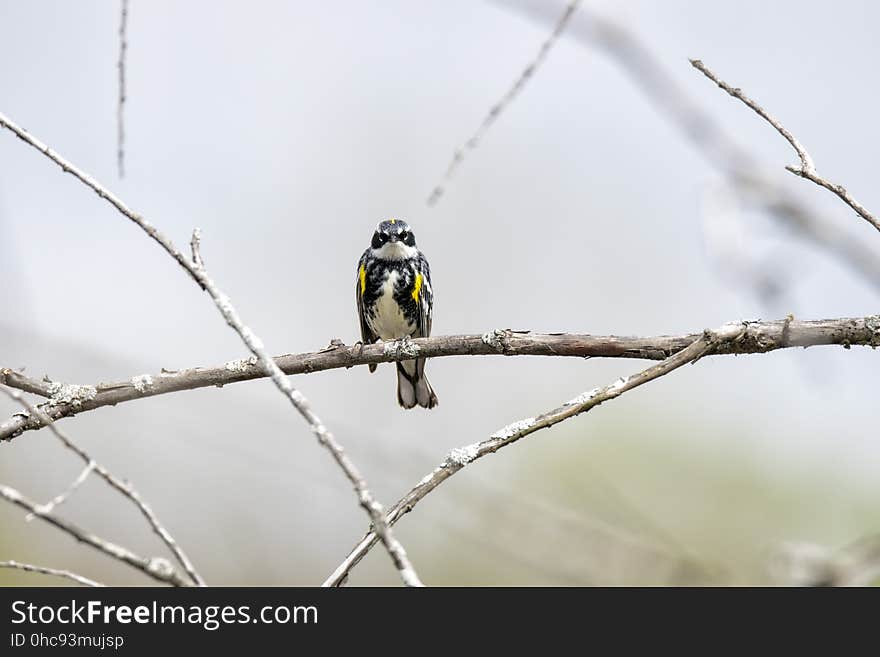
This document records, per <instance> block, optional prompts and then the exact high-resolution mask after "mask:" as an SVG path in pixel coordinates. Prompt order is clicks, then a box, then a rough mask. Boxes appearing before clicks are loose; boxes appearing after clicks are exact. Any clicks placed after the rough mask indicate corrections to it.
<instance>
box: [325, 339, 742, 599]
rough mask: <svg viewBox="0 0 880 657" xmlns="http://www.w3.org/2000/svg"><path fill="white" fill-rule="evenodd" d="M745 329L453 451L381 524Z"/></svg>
mask: <svg viewBox="0 0 880 657" xmlns="http://www.w3.org/2000/svg"><path fill="white" fill-rule="evenodd" d="M748 327H749V325H748V324H747V323H744V322H739V323H737V322H734V323H731V324H725V325H724V326H722V327H721V328H719V329H717V330H715V331H708V330H707V331H704V332H703V334H702V335H701V336H699V337H697V339H695V340H694V341H693V342H692V343H691V344H690V345H688V346H687V347H685V348H684V349H682V350H681V351H679V352H678V353H676V354H674V355H672V356H670V357H669V358H666V359H665V360H663V361H661V362H659V363H657V364H656V365H652V366H651V367H649V368H647V369H645V370H642V371H641V372H639V373H638V374H634V375H632V376H628V377H622V378H620V379H617V381H615V382H614V383H612V384H610V385H606V386H603V387H600V388H594V389H592V390H589V391H587V392H585V393H583V394H581V395H579V396H578V397H575V398H574V399H572V400H570V401H568V402H566V403H565V404H563V405H562V406H559V407H557V408H554V409H553V410H551V411H548V412H546V413H543V414H541V415H538V416H536V417H530V418H526V419H524V420H520V421H518V422H514V423H512V424H509V425H507V426H506V427H504V428H502V429H500V430H498V431H496V432H495V433H493V434H492V435H491V436H490V437H489V438H488V439H486V440H483V441H482V442H479V443H473V444H471V445H466V446H464V447H459V448H456V449H453V450H452V451H451V452H449V454H448V455H447V456H446V459H445V460H444V461H443V462H442V463H441V464H440V465H439V466H437V467H436V468H435V469H434V470H433V472H431V473H429V474H428V475H427V476H425V477H424V478H423V479H422V480H421V481H420V482H419V483H418V484H416V485H415V487H413V488H412V490H410V491H409V492H408V493H407V494H406V495H404V496H403V498H402V499H401V500H400V501H399V502H398V503H397V504H395V505H394V506H393V507H392V508H391V510H390V511H389V512H388V515H387V517H386V520H387V522H388V523H389V524H391V525H393V524H394V523H396V522H397V521H398V520H400V518H401V517H403V516H404V515H405V514H407V513H409V512H410V511H412V510H413V508H415V506H416V504H418V503H419V502H420V501H421V500H422V499H423V498H424V497H425V496H426V495H428V493H430V492H431V491H433V490H434V489H435V488H437V487H438V486H439V485H440V484H442V483H443V482H444V481H446V480H447V479H449V477H451V476H452V475H454V474H455V473H456V472H458V471H459V470H461V469H462V468H464V467H465V466H466V465H468V464H469V463H472V462H474V461H476V460H477V459H479V458H482V457H484V456H486V455H487V454H492V453H494V452H497V451H498V450H499V449H501V448H502V447H506V446H507V445H510V444H512V443H514V442H516V441H517V440H519V439H520V438H525V437H526V436H528V435H530V434H533V433H535V432H537V431H540V430H541V429H547V428H549V427H552V426H553V425H555V424H558V423H559V422H562V421H564V420H567V419H569V418H572V417H575V416H576V415H580V414H581V413H586V412H587V411H589V410H591V409H593V408H595V407H596V406H598V405H599V404H602V403H603V402H606V401H608V400H610V399H614V398H615V397H619V396H620V395H622V394H623V393H625V392H626V391H628V390H632V389H633V388H637V387H638V386H640V385H643V384H645V383H648V382H649V381H653V380H654V379H657V378H659V377H661V376H663V375H665V374H669V373H670V372H672V371H673V370H676V369H678V368H679V367H681V366H682V365H686V364H688V363H695V362H696V361H698V360H699V359H700V358H702V357H703V356H706V355H708V354H710V353H725V352H726V351H729V350H730V349H732V348H735V346H736V344H738V343H740V342H748V341H749V334H748ZM376 541H377V538H376V536H375V534H374V533H373V532H368V533H367V534H366V536H364V538H363V539H362V540H361V541H360V542H359V543H358V544H357V545H356V546H355V547H354V549H353V550H352V551H351V553H350V554H349V555H348V556H347V557H346V558H345V560H344V561H343V562H342V563H341V564H340V565H339V566H338V567H337V568H336V570H335V571H333V573H332V574H331V575H330V577H328V578H327V579H326V580H325V581H324V584H323V585H324V586H340V585H341V584H343V583H344V582H345V580H346V578H347V577H348V573H349V572H350V571H351V569H352V568H354V566H356V565H357V564H358V563H360V561H361V559H363V558H364V557H365V556H366V555H367V553H368V552H369V551H370V549H371V548H372V547H373V545H375V543H376Z"/></svg>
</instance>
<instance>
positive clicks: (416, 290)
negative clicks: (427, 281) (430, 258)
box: [412, 274, 422, 303]
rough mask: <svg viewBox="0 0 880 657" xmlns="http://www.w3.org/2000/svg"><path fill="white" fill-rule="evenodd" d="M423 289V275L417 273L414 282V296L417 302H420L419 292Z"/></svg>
mask: <svg viewBox="0 0 880 657" xmlns="http://www.w3.org/2000/svg"><path fill="white" fill-rule="evenodd" d="M421 291H422V275H421V274H416V281H415V283H413V291H412V298H413V301H415V302H416V303H418V302H419V293H420V292H421Z"/></svg>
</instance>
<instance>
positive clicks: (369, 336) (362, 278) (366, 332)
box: [355, 258, 379, 371]
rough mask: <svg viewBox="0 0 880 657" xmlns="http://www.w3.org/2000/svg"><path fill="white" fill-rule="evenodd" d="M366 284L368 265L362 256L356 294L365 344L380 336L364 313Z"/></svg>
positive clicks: (362, 339)
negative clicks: (371, 326)
mask: <svg viewBox="0 0 880 657" xmlns="http://www.w3.org/2000/svg"><path fill="white" fill-rule="evenodd" d="M366 286H367V271H366V265H365V263H364V259H363V258H361V262H360V265H359V266H358V276H357V281H355V296H356V297H357V307H358V319H359V320H360V323H361V341H362V342H363V343H364V344H373V343H374V342H375V341H376V339H377V338H378V337H379V336H377V335H376V334H375V333H373V332H372V331H371V330H370V327H369V325H368V324H367V316H366V315H365V314H364V290H365V289H366ZM370 369H371V371H372V370H373V369H375V366H373V367H371V368H370Z"/></svg>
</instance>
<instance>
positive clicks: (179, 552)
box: [0, 386, 205, 586]
mask: <svg viewBox="0 0 880 657" xmlns="http://www.w3.org/2000/svg"><path fill="white" fill-rule="evenodd" d="M0 391H2V392H3V393H4V394H6V395H8V396H9V397H11V398H12V399H14V400H16V401H17V402H19V403H20V404H21V405H22V406H24V407H25V408H26V409H27V411H28V413H30V414H31V416H32V417H37V418H39V419H40V421H41V422H43V423H44V425H47V426H48V427H49V430H50V431H51V432H52V433H53V434H55V437H56V438H58V440H60V441H61V442H62V444H63V445H64V446H65V447H67V449H69V450H70V451H72V452H73V453H74V454H76V455H77V456H79V457H80V458H81V459H82V460H83V462H84V463H85V464H86V469H85V470H83V473H82V474H81V475H80V478H79V479H77V481H76V482H74V485H73V486H71V488H69V489H68V490H67V491H66V492H65V493H63V494H62V495H64V496H65V497H66V495H67V494H69V493H70V492H72V490H73V489H75V488H76V487H77V486H78V485H79V483H82V481H84V480H85V478H86V476H88V474H89V473H90V472H91V471H92V470H94V471H95V472H97V473H98V474H99V475H100V476H101V478H102V479H103V480H104V481H106V482H107V483H108V484H109V485H110V486H111V487H112V488H114V489H116V490H117V491H119V492H120V493H122V495H124V496H125V497H127V498H128V499H129V500H131V502H132V503H133V504H134V505H135V506H136V507H137V508H138V509H139V510H140V512H141V513H142V514H143V516H144V518H146V519H147V522H149V523H150V527H152V528H153V531H154V532H155V533H156V534H157V535H158V536H159V538H160V539H162V542H163V543H165V545H166V546H167V547H168V549H169V550H171V553H172V554H173V555H174V557H175V558H176V559H177V561H178V562H179V563H180V565H181V566H183V569H184V570H186V572H187V574H188V575H189V576H190V577H191V578H192V581H193V583H194V584H196V585H197V586H205V580H204V579H202V576H201V575H199V573H198V571H196V568H195V566H194V565H193V563H192V561H190V559H189V557H188V556H187V555H186V553H185V552H184V551H183V548H181V547H180V546H179V545H178V544H177V541H175V540H174V537H173V536H172V535H171V533H170V532H169V531H168V530H167V529H165V527H164V526H163V525H162V523H161V522H159V518H158V517H157V516H156V514H155V513H154V512H153V510H152V509H151V508H150V506H149V505H148V504H147V503H146V502H145V501H144V499H143V498H142V497H141V496H140V494H138V492H137V491H136V490H135V488H134V486H132V484H131V482H129V481H124V480H122V479H119V478H118V477H116V476H115V475H114V474H113V473H112V472H110V471H109V470H108V469H107V468H105V467H104V466H103V465H101V464H100V463H98V462H97V461H95V460H94V459H93V458H92V457H91V456H89V454H88V453H87V452H86V451H85V450H84V449H82V448H81V447H80V446H79V445H77V444H76V443H75V442H73V440H71V439H70V438H69V437H68V436H67V434H66V433H64V432H63V431H62V430H61V429H60V428H59V427H58V426H56V425H55V422H54V421H53V420H52V418H50V417H49V416H48V415H46V413H44V412H43V411H42V410H41V409H39V408H37V407H35V406H33V405H32V404H30V403H29V402H28V401H27V400H26V399H24V397H22V396H21V394H19V393H18V392H14V391H11V390H7V389H6V388H4V387H2V386H0ZM59 497H61V496H59ZM58 504H59V502H58V498H55V499H54V500H52V501H51V502H50V503H49V504H46V505H43V506H41V507H40V510H41V512H43V513H47V512H50V511H52V509H53V508H54V507H55V506H57V505H58ZM31 517H33V516H28V517H27V518H26V519H28V520H29V519H30V518H31Z"/></svg>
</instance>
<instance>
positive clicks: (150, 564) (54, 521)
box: [0, 484, 190, 586]
mask: <svg viewBox="0 0 880 657" xmlns="http://www.w3.org/2000/svg"><path fill="white" fill-rule="evenodd" d="M0 497H2V498H3V499H4V500H6V501H7V502H11V503H12V504H15V505H16V506H19V507H21V508H22V509H25V510H26V511H30V512H31V513H32V514H34V515H35V516H36V517H38V518H40V519H41V520H45V521H46V522H47V523H49V524H50V525H53V526H55V527H57V528H58V529H60V530H61V531H63V532H67V533H68V534H70V535H71V536H72V537H73V538H75V539H76V540H77V541H79V542H81V543H85V544H87V545H91V546H92V547H93V548H97V549H98V550H100V551H101V552H103V553H104V554H107V555H109V556H111V557H113V558H114V559H118V560H119V561H122V562H124V563H127V564H128V565H129V566H132V567H134V568H137V569H138V570H140V571H142V572H144V573H146V574H147V575H149V576H150V577H152V578H153V579H156V580H158V581H160V582H165V583H166V584H172V585H174V586H190V582H189V580H187V579H186V578H184V577H181V576H180V575H178V574H177V571H175V570H174V566H172V565H171V564H170V563H169V562H168V560H167V559H162V558H160V557H154V558H152V559H145V558H144V557H141V556H139V555H137V554H135V553H134V552H132V551H131V550H129V549H128V548H124V547H122V546H121V545H117V544H116V543H111V542H110V541H108V540H106V539H103V538H101V537H100V536H96V535H95V534H92V533H91V532H88V531H86V530H85V529H82V528H80V527H79V526H78V525H75V524H74V523H72V522H70V521H69V520H64V519H63V518H59V517H58V516H56V515H55V514H53V513H49V512H46V511H43V510H42V508H41V506H40V505H39V504H37V503H36V502H33V501H31V500H29V499H28V498H26V497H25V496H24V495H22V494H21V493H20V492H18V491H17V490H16V489H14V488H12V487H10V486H4V485H2V484H0Z"/></svg>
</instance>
